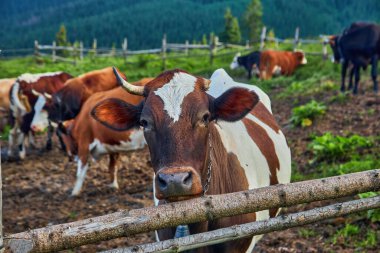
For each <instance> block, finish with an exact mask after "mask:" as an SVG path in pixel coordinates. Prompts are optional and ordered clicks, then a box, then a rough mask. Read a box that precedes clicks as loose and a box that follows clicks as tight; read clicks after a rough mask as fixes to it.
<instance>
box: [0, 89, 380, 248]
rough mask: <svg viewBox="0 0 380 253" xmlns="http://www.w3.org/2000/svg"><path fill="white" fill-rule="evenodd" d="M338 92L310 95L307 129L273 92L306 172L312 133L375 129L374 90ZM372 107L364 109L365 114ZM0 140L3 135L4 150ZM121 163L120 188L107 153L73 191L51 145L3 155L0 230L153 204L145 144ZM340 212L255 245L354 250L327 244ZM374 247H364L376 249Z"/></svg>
mask: <svg viewBox="0 0 380 253" xmlns="http://www.w3.org/2000/svg"><path fill="white" fill-rule="evenodd" d="M334 95H337V92H333V91H330V92H329V93H323V94H320V95H317V96H314V97H313V98H315V99H316V100H322V101H325V103H327V104H328V112H327V114H326V115H325V116H323V117H321V118H320V119H318V120H317V121H315V124H314V125H313V126H311V127H309V128H292V127H290V125H289V118H290V115H291V109H292V107H293V106H294V104H293V102H294V101H295V99H296V98H292V99H282V100H275V99H273V98H272V105H273V112H274V114H275V115H276V118H277V120H278V121H279V122H280V124H281V125H282V126H283V129H284V132H285V135H286V136H287V138H288V140H289V144H290V146H291V150H292V156H293V160H294V161H295V163H297V164H298V167H299V169H300V171H301V172H303V173H309V172H310V171H308V170H310V166H307V162H308V160H310V158H311V153H310V152H308V151H307V148H306V147H307V144H308V143H309V142H310V134H311V133H317V134H322V133H324V132H326V131H331V132H333V133H335V134H342V133H343V130H344V131H345V132H351V133H357V134H360V135H363V136H369V135H380V96H376V95H374V94H373V93H372V92H371V91H370V90H366V91H365V94H361V95H358V96H356V97H353V96H351V95H348V98H347V99H346V101H344V102H343V103H340V102H338V101H335V102H331V98H332V97H333V96H334ZM311 98H312V97H311V96H309V97H302V98H301V97H300V98H297V99H298V103H301V104H302V103H303V102H307V101H309V100H310V99H311ZM369 112H370V113H369ZM5 145H6V142H5V141H3V142H2V147H3V152H4V151H5V149H4V146H5ZM120 167H121V168H120V170H119V185H120V190H118V191H115V190H113V189H111V188H109V187H108V184H109V183H110V178H109V175H108V173H107V159H103V160H102V161H101V162H100V163H92V164H91V166H90V169H89V171H88V174H87V178H86V180H85V183H84V186H83V189H82V193H81V195H80V196H79V197H71V196H70V192H71V189H72V187H73V185H74V182H75V169H76V166H75V164H68V163H67V158H65V156H64V155H63V154H61V152H60V151H59V150H58V148H55V150H53V151H51V152H48V153H46V152H39V151H36V150H31V151H30V152H29V155H28V156H27V159H26V160H25V161H23V162H20V161H19V162H6V161H5V162H4V161H3V164H2V172H3V208H4V211H3V216H4V232H5V234H11V233H17V232H22V231H25V230H28V229H32V228H38V227H43V226H47V225H50V224H60V223H66V222H72V221H76V220H80V219H85V218H90V217H94V216H99V215H104V214H108V213H112V212H115V211H117V210H120V209H127V210H129V209H136V208H142V207H145V206H151V205H153V201H152V187H151V180H152V169H151V167H150V163H149V154H148V150H147V149H144V150H141V151H135V152H131V153H129V154H126V155H124V156H122V162H121V164H120ZM322 204H323V203H313V204H309V205H298V206H296V207H292V208H289V209H284V211H283V212H285V213H286V212H294V211H298V210H306V209H309V208H311V207H315V206H319V205H322ZM345 219H346V218H339V219H333V220H329V221H325V222H323V223H320V224H318V225H309V226H306V227H304V229H305V228H306V229H311V230H314V231H315V233H314V234H313V235H312V236H310V237H307V238H306V237H305V236H301V235H300V229H299V228H294V229H289V230H286V231H280V232H275V233H271V234H268V235H265V236H264V238H263V239H262V240H261V241H260V242H259V243H258V245H257V247H256V249H255V250H256V252H329V251H338V252H354V251H355V249H354V248H353V247H350V246H347V245H345V244H344V243H341V244H340V243H339V242H338V243H337V244H335V245H333V244H332V243H331V241H330V240H329V239H327V238H329V237H330V236H331V235H333V234H334V233H335V232H336V230H337V229H338V228H340V227H342V226H343V225H344V222H345ZM358 223H360V224H361V225H363V226H372V227H374V229H377V230H379V228H380V226H379V224H369V223H368V221H366V220H359V221H358ZM153 240H154V234H153V233H149V234H141V235H137V236H134V237H131V238H120V239H115V240H110V241H107V242H102V243H99V244H96V245H87V246H83V247H80V248H78V249H75V252H95V251H99V250H105V249H110V248H116V247H121V246H128V245H134V244H137V243H144V242H152V241H153ZM379 250H380V246H379V247H378V248H377V249H373V250H367V252H379Z"/></svg>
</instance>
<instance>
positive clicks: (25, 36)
mask: <svg viewBox="0 0 380 253" xmlns="http://www.w3.org/2000/svg"><path fill="white" fill-rule="evenodd" d="M249 2H250V0H149V1H135V0H108V1H99V0H67V1H59V0H34V1H28V0H19V1H10V0H8V1H1V2H0V14H1V17H2V18H1V19H0V27H1V29H2V34H1V36H0V48H3V49H4V48H30V47H32V44H33V40H35V39H37V40H39V41H40V42H41V43H51V41H52V40H54V36H55V33H56V32H57V30H58V28H59V26H60V24H62V23H64V24H65V25H66V27H67V29H68V36H69V40H70V41H72V42H73V41H75V40H82V41H84V44H85V46H89V45H90V44H91V42H92V39H93V38H97V39H98V45H99V46H101V47H102V46H103V47H110V46H112V44H114V43H116V46H118V47H119V46H120V43H121V41H122V39H123V38H124V37H126V36H127V37H128V42H129V45H128V46H129V48H130V49H141V48H152V47H159V46H160V43H161V38H162V34H163V33H167V34H168V40H169V41H171V42H183V41H184V40H186V39H188V40H190V41H192V40H193V39H196V40H200V39H201V37H202V35H203V34H209V33H210V32H212V31H214V32H216V33H220V32H221V31H222V30H223V25H224V21H223V14H224V10H225V8H226V7H230V8H231V10H232V13H233V15H235V16H237V17H239V19H240V26H241V27H242V30H243V33H244V31H245V30H246V29H244V27H243V24H242V21H241V19H242V14H243V13H244V10H245V8H246V6H247V4H248V3H249ZM262 2H263V9H264V17H263V19H264V23H265V24H266V25H267V26H268V27H269V28H273V29H274V30H275V33H276V35H277V36H280V37H290V36H293V33H294V28H295V27H296V26H300V28H301V35H302V36H303V37H308V36H318V35H319V34H321V33H337V32H339V31H341V30H342V29H343V27H345V26H347V25H348V24H349V23H351V22H352V21H355V20H371V21H379V17H380V1H376V0H363V1H355V0H344V1H341V0H323V1H322V0H308V1H304V0H292V1H291V4H289V1H287V0H262ZM295 14H296V15H295ZM243 35H244V34H243Z"/></svg>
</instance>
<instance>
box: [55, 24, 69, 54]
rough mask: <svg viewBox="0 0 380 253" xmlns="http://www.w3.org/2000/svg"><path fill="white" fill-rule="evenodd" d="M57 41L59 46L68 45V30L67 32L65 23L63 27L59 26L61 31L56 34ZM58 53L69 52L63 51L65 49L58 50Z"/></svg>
mask: <svg viewBox="0 0 380 253" xmlns="http://www.w3.org/2000/svg"><path fill="white" fill-rule="evenodd" d="M55 41H56V42H57V46H59V47H66V46H68V43H67V32H66V27H65V25H64V24H62V25H61V27H60V28H59V31H58V32H57V33H56V35H55ZM57 54H58V55H63V56H67V55H68V52H67V51H63V50H58V52H57Z"/></svg>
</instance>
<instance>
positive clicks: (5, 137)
mask: <svg viewBox="0 0 380 253" xmlns="http://www.w3.org/2000/svg"><path fill="white" fill-rule="evenodd" d="M10 131H11V126H10V125H6V126H5V127H4V130H3V132H2V133H1V134H0V140H8V137H9V132H10Z"/></svg>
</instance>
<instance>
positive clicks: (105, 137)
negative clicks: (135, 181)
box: [60, 78, 152, 195]
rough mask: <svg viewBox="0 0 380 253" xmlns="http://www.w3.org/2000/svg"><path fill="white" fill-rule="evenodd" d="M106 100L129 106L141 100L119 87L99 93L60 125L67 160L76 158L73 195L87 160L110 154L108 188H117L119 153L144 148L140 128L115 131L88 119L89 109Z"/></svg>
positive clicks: (79, 182) (80, 181)
mask: <svg viewBox="0 0 380 253" xmlns="http://www.w3.org/2000/svg"><path fill="white" fill-rule="evenodd" d="M151 80H152V78H144V79H142V80H140V81H139V82H136V83H134V85H138V86H143V85H145V84H146V83H148V82H149V81H151ZM107 98H117V99H120V100H122V101H124V102H126V103H128V104H131V105H138V104H139V103H140V102H141V101H142V100H143V98H142V97H141V96H136V95H132V94H129V93H127V92H125V91H124V90H123V88H122V87H117V88H115V89H112V90H109V91H103V92H98V93H96V94H93V95H92V96H91V97H90V98H89V99H88V100H87V101H86V102H85V103H84V104H83V106H82V109H81V111H80V113H79V114H78V116H77V117H76V118H75V119H74V120H69V121H65V122H64V123H63V126H62V125H61V126H60V128H61V131H62V133H63V134H62V138H63V140H64V143H65V146H66V151H67V154H68V155H69V157H72V156H77V162H78V167H77V179H76V183H75V186H74V189H73V191H72V195H78V194H79V193H80V190H81V188H82V185H83V181H84V179H85V176H86V172H87V169H88V166H89V158H90V157H92V158H94V159H95V160H99V159H100V158H101V157H102V156H104V155H109V157H110V160H109V173H110V176H111V180H112V184H111V186H112V187H114V188H119V185H118V183H117V167H116V165H117V160H118V157H119V153H121V152H128V151H131V150H136V149H141V148H143V147H144V146H145V139H144V136H143V131H142V130H141V129H138V128H135V129H129V130H127V131H123V132H120V131H115V130H112V129H109V128H107V127H105V126H104V125H102V124H100V123H99V122H98V121H96V120H95V119H93V118H92V117H91V116H90V113H91V110H92V108H93V107H94V106H95V105H96V104H97V103H98V102H99V101H102V100H104V99H107Z"/></svg>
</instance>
